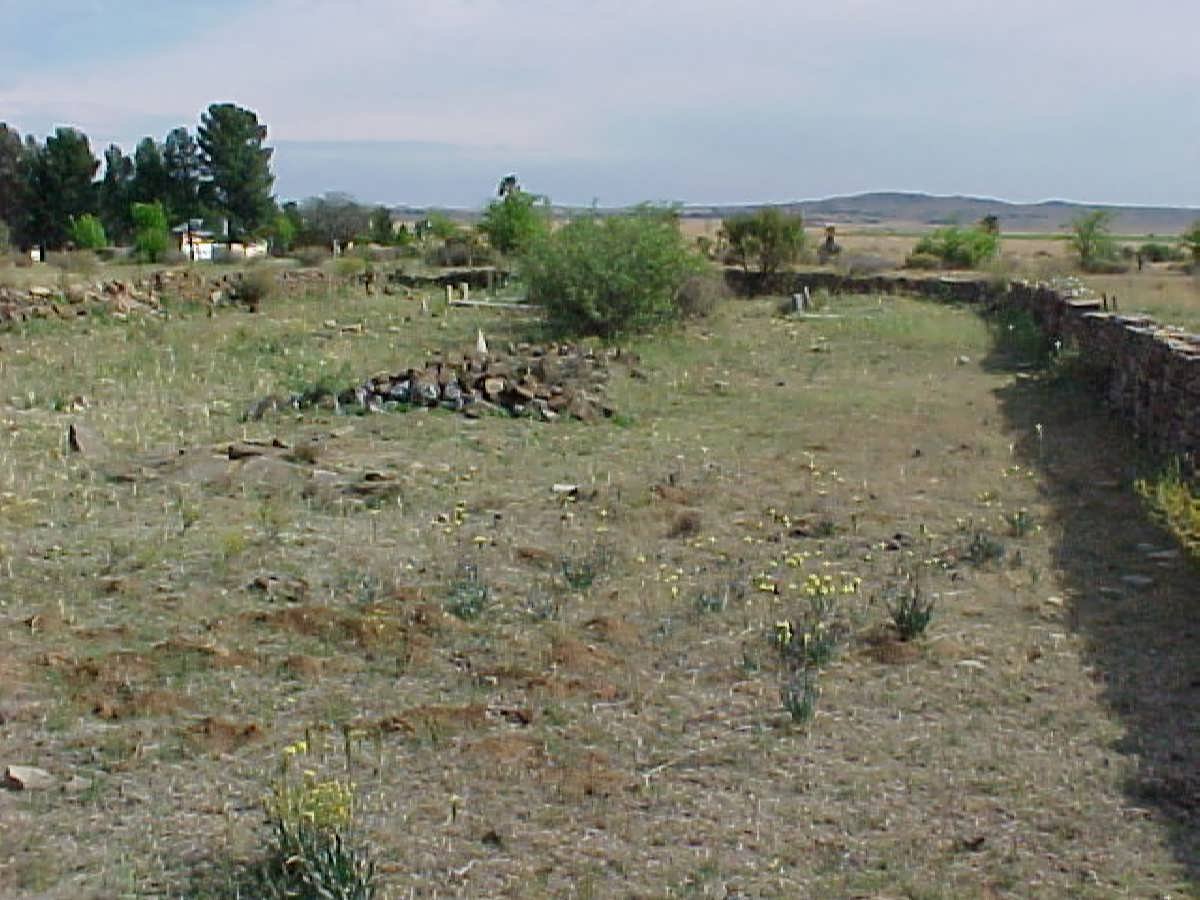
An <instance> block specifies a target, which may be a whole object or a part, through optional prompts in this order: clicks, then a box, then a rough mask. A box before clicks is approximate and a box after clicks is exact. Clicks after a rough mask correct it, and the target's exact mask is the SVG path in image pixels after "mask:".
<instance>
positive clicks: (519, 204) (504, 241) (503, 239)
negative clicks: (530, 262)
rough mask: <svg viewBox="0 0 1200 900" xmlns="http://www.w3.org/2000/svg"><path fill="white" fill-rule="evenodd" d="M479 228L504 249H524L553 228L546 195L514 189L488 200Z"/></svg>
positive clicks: (516, 250) (503, 250)
mask: <svg viewBox="0 0 1200 900" xmlns="http://www.w3.org/2000/svg"><path fill="white" fill-rule="evenodd" d="M479 230H480V231H481V232H482V233H483V234H485V235H487V239H488V243H489V244H491V245H492V247H494V248H495V249H497V250H499V251H500V252H501V253H523V252H524V251H526V250H527V249H529V247H530V246H532V245H533V243H534V242H535V241H537V240H538V239H539V238H541V237H543V236H545V235H546V234H547V233H548V232H549V231H550V205H549V203H548V202H547V201H546V198H545V197H540V196H538V195H537V194H527V193H525V191H522V190H514V191H512V192H510V193H507V194H505V195H504V197H502V198H501V199H499V200H493V201H492V202H491V203H489V204H488V207H487V209H486V210H484V213H483V219H482V220H481V221H480V223H479Z"/></svg>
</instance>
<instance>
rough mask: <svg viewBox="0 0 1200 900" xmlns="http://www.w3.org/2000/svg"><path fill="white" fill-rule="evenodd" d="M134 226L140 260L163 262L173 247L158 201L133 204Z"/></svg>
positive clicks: (165, 215)
mask: <svg viewBox="0 0 1200 900" xmlns="http://www.w3.org/2000/svg"><path fill="white" fill-rule="evenodd" d="M133 225H134V228H135V233H134V238H133V246H134V250H135V251H136V253H137V256H138V258H139V259H141V260H142V261H143V262H150V263H156V262H162V261H163V260H164V259H165V258H166V256H167V251H168V250H169V249H170V246H171V235H170V233H169V232H168V231H167V214H166V213H165V212H164V211H163V207H162V204H161V203H159V202H158V201H155V202H154V203H135V204H133Z"/></svg>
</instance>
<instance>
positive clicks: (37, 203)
mask: <svg viewBox="0 0 1200 900" xmlns="http://www.w3.org/2000/svg"><path fill="white" fill-rule="evenodd" d="M26 153H27V165H26V173H27V174H26V193H25V196H26V198H27V202H26V216H25V222H24V224H23V226H22V235H23V242H25V243H31V244H32V243H36V244H40V245H42V246H44V247H47V248H50V249H58V248H60V247H62V245H63V244H65V243H66V242H67V241H68V240H69V239H70V233H69V229H70V227H71V220H72V219H73V218H75V217H77V216H82V215H83V214H85V213H93V212H95V210H96V189H95V186H94V185H93V184H92V178H93V176H94V175H95V174H96V170H97V169H98V168H100V161H99V160H98V159H96V158H95V157H94V156H92V150H91V147H89V146H88V139H87V135H85V134H83V133H82V132H79V131H76V130H75V129H74V128H57V129H55V132H54V134H53V135H51V136H50V137H48V138H46V143H45V145H44V146H43V147H41V148H38V146H37V143H36V141H33V140H32V139H31V140H30V141H29V142H28V143H27V144H26Z"/></svg>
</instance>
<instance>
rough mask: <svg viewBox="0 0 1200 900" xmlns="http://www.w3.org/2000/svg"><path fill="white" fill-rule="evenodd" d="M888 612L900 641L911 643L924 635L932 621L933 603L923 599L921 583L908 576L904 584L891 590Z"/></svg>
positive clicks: (931, 600)
mask: <svg viewBox="0 0 1200 900" xmlns="http://www.w3.org/2000/svg"><path fill="white" fill-rule="evenodd" d="M891 593H892V596H891V602H890V603H889V605H888V612H889V613H890V614H891V617H892V624H893V625H895V626H896V631H897V633H898V634H899V635H900V639H901V640H902V641H911V640H913V639H915V638H918V637H920V636H921V635H922V634H924V633H925V629H926V628H928V627H929V623H930V622H931V621H932V620H933V607H934V601H933V599H932V598H930V599H928V600H927V599H925V598H924V597H923V596H922V593H921V583H920V581H918V580H917V578H916V577H915V576H912V575H910V576H908V578H907V579H906V580H905V583H904V584H902V585H898V586H896V587H894V588H893V589H892V592H891Z"/></svg>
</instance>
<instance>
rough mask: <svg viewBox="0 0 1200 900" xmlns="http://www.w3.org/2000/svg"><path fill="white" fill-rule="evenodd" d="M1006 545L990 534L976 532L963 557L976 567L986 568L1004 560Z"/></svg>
mask: <svg viewBox="0 0 1200 900" xmlns="http://www.w3.org/2000/svg"><path fill="white" fill-rule="evenodd" d="M1004 553H1005V548H1004V544H1002V543H1000V541H998V540H996V539H995V538H994V537H992V536H991V535H989V534H985V533H984V532H982V531H976V532H975V533H974V534H973V535H972V536H971V540H970V542H969V543H968V544H967V547H966V550H965V552H964V553H963V555H964V556H965V557H966V559H967V560H969V561H970V562H971V564H972V565H975V566H986V565H988V564H989V563H994V562H999V561H1000V560H1002V559H1004Z"/></svg>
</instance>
